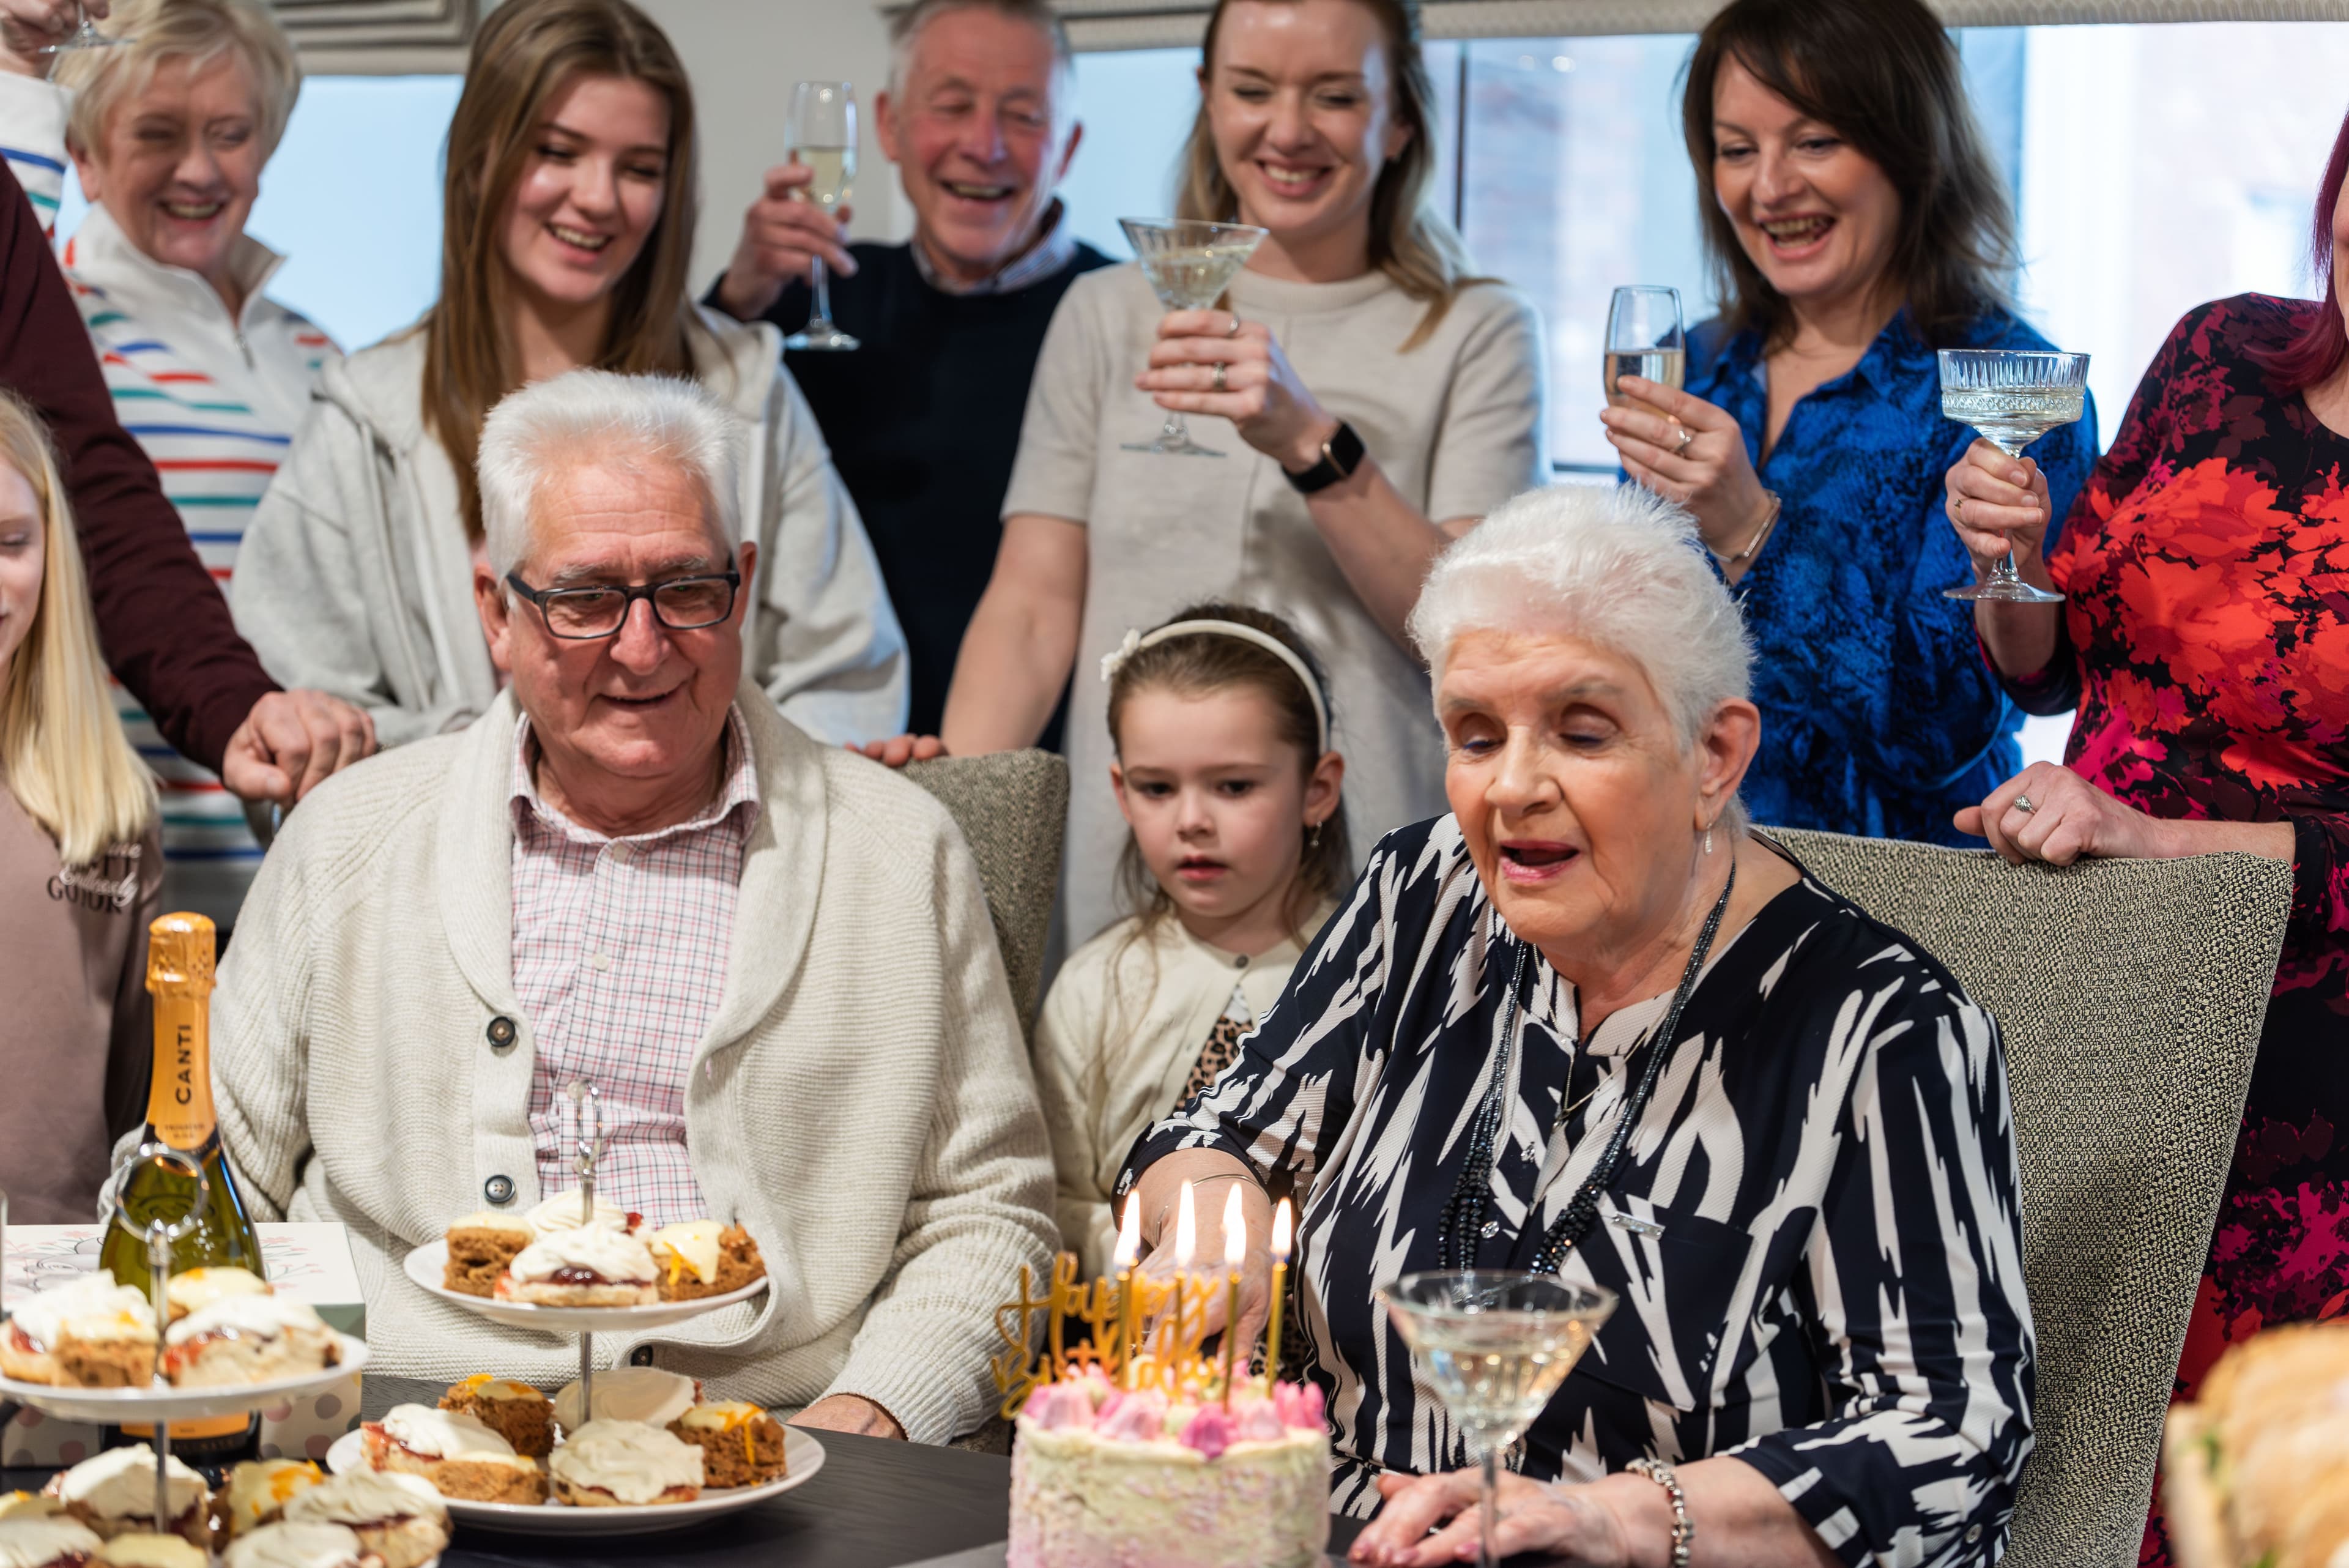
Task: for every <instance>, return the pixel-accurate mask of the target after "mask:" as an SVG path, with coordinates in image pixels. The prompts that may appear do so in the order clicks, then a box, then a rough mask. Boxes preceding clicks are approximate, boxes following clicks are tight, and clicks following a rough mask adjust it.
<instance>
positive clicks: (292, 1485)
mask: <svg viewBox="0 0 2349 1568" xmlns="http://www.w3.org/2000/svg"><path fill="white" fill-rule="evenodd" d="M323 1480H326V1472H325V1471H324V1470H322V1469H319V1468H318V1467H317V1466H316V1465H315V1464H313V1463H312V1462H311V1461H309V1460H308V1459H247V1460H245V1461H244V1462H243V1464H240V1465H238V1466H237V1467H236V1468H235V1469H233V1470H231V1471H229V1472H228V1501H227V1505H226V1507H225V1508H223V1509H222V1522H223V1523H224V1524H226V1525H227V1527H228V1532H229V1534H230V1535H231V1536H232V1537H234V1536H239V1535H250V1534H252V1533H253V1532H254V1531H256V1530H259V1529H260V1528H261V1527H262V1526H263V1525H264V1524H274V1523H276V1522H277V1521H279V1520H280V1519H283V1518H284V1517H285V1505H286V1504H287V1503H288V1502H290V1501H293V1499H294V1494H295V1492H297V1491H300V1490H303V1489H304V1488H305V1487H314V1486H316V1485H317V1484H318V1483H319V1482H321V1481H323Z"/></svg>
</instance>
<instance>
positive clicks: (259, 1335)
mask: <svg viewBox="0 0 2349 1568" xmlns="http://www.w3.org/2000/svg"><path fill="white" fill-rule="evenodd" d="M342 1356H343V1343H342V1341H341V1340H340V1339H339V1338H337V1337H336V1334H335V1331H334V1330H332V1329H330V1328H328V1327H327V1326H326V1324H324V1323H322V1322H321V1321H319V1318H318V1314H317V1310H316V1308H314V1307H313V1306H311V1305H310V1303H307V1302H297V1301H295V1300H294V1299H292V1298H291V1297H289V1296H252V1295H230V1296H222V1297H219V1298H218V1299H216V1300H215V1301H213V1302H212V1303H211V1304H209V1305H206V1306H202V1307H199V1308H197V1309H196V1310H195V1311H194V1312H192V1313H190V1314H188V1315H187V1316H186V1317H183V1318H181V1320H180V1321H179V1322H177V1323H175V1324H172V1325H171V1328H170V1329H169V1330H167V1331H166V1332H165V1333H164V1335H163V1375H164V1376H166V1377H168V1378H170V1379H171V1383H172V1386H175V1387H180V1388H233V1387H238V1386H243V1385H245V1384H249V1383H269V1382H274V1381H275V1380H277V1379H279V1378H283V1377H299V1376H303V1375H304V1374H305V1373H311V1372H321V1371H324V1370H325V1369H326V1368H327V1367H329V1366H336V1364H338V1363H339V1362H340V1361H341V1360H342Z"/></svg>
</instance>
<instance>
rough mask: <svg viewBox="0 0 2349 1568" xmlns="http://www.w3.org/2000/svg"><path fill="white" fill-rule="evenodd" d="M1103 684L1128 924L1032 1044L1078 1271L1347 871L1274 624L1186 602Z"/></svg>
mask: <svg viewBox="0 0 2349 1568" xmlns="http://www.w3.org/2000/svg"><path fill="white" fill-rule="evenodd" d="M1104 676H1105V682H1106V684H1107V686H1108V689H1109V691H1108V700H1109V731H1110V739H1111V744H1112V746H1113V747H1114V749H1115V751H1116V754H1117V762H1116V763H1115V765H1114V766H1113V767H1112V770H1111V780H1112V788H1113V790H1114V792H1115V798H1116V800H1117V804H1118V806H1119V809H1120V810H1121V811H1123V814H1124V816H1125V820H1126V822H1127V823H1128V824H1129V825H1130V828H1131V831H1130V832H1129V834H1128V836H1127V838H1126V843H1125V849H1124V852H1123V856H1122V857H1120V859H1119V863H1118V882H1119V885H1120V890H1121V891H1122V893H1123V902H1124V903H1125V904H1126V905H1127V907H1128V908H1129V909H1132V910H1133V913H1132V914H1130V915H1129V916H1128V917H1127V918H1126V919H1123V920H1121V921H1119V922H1118V923H1117V924H1116V925H1113V926H1112V927H1111V928H1110V929H1108V930H1106V931H1103V932H1102V934H1101V935H1100V936H1098V937H1096V938H1094V939H1093V940H1092V941H1090V942H1088V943H1086V944H1085V945H1084V946H1083V947H1081V948H1080V949H1078V950H1076V952H1075V953H1073V954H1071V956H1070V959H1069V961H1068V962H1067V963H1066V964H1065V965H1063V966H1062V967H1061V972H1060V975H1059V977H1058V978H1057V979H1056V980H1054V981H1053V982H1052V992H1051V994H1050V996H1049V997H1047V998H1046V999H1045V1002H1044V1012H1043V1016H1042V1018H1041V1019H1040V1021H1039V1023H1038V1024H1037V1033H1036V1072H1037V1087H1038V1089H1039V1091H1040V1094H1041V1095H1042V1097H1043V1101H1044V1110H1045V1116H1046V1119H1047V1120H1048V1121H1049V1122H1050V1124H1051V1128H1052V1156H1053V1162H1054V1164H1055V1165H1056V1166H1057V1167H1058V1169H1059V1186H1058V1196H1057V1201H1056V1204H1055V1207H1056V1209H1057V1211H1058V1215H1059V1219H1060V1222H1061V1244H1062V1245H1063V1246H1066V1247H1067V1248H1069V1249H1070V1250H1071V1251H1074V1252H1076V1253H1078V1254H1079V1255H1080V1256H1081V1257H1082V1258H1083V1260H1084V1265H1085V1268H1086V1270H1087V1271H1088V1272H1091V1273H1102V1272H1107V1271H1108V1269H1109V1266H1110V1256H1111V1252H1112V1249H1113V1247H1114V1245H1115V1242H1116V1240H1117V1234H1116V1232H1117V1226H1116V1222H1115V1220H1114V1218H1113V1217H1112V1213H1111V1210H1110V1191H1111V1188H1112V1184H1113V1183H1114V1182H1115V1181H1116V1179H1117V1174H1118V1169H1119V1168H1120V1167H1121V1166H1123V1164H1124V1163H1125V1156H1126V1151H1127V1150H1128V1149H1129V1148H1131V1147H1133V1140H1134V1139H1135V1138H1136V1137H1139V1136H1141V1134H1142V1133H1143V1130H1144V1129H1145V1128H1147V1127H1150V1126H1151V1124H1152V1123H1154V1122H1155V1121H1157V1120H1158V1119H1159V1118H1161V1117H1163V1116H1165V1115H1167V1114H1168V1113H1169V1112H1170V1111H1172V1110H1173V1109H1174V1107H1175V1106H1179V1105H1181V1104H1182V1103H1183V1102H1185V1100H1187V1099H1189V1098H1190V1097H1191V1096H1193V1095H1194V1094H1195V1093H1197V1092H1198V1091H1199V1090H1201V1089H1204V1088H1206V1086H1207V1085H1210V1084H1212V1083H1214V1082H1215V1080H1216V1075H1218V1074H1220V1073H1221V1072H1222V1071H1223V1070H1224V1068H1225V1067H1226V1066H1228V1065H1230V1064H1231V1062H1232V1060H1233V1058H1234V1057H1235V1056H1237V1054H1238V1047H1239V1042H1240V1037H1241V1036H1242V1035H1244V1034H1246V1033H1247V1032H1248V1031H1249V1030H1251V1029H1253V1028H1254V1027H1256V1021H1257V1018H1259V1017H1260V1016H1262V1015H1263V1013H1264V1012H1267V1011H1268V1009H1269V1008H1270V1007H1271V1006H1272V1003H1273V1001H1274V999H1276V998H1277V997H1278V996H1279V995H1280V992H1281V989H1282V987H1284V986H1285V985H1287V984H1288V974H1289V971H1290V970H1291V969H1293V968H1294V967H1295V966H1296V964H1297V961H1298V960H1299V957H1300V956H1301V955H1302V952H1303V950H1304V949H1305V947H1306V946H1307V945H1308V944H1309V943H1310V942H1311V940H1312V939H1313V935H1314V933H1315V932H1316V931H1318V930H1319V929H1320V928H1321V923H1322V921H1323V920H1324V919H1326V918H1327V917H1328V915H1329V913H1330V900H1331V899H1332V898H1335V897H1336V896H1337V894H1338V892H1339V891H1340V889H1341V888H1344V887H1345V885H1346V884H1347V882H1348V881H1350V879H1351V877H1352V867H1353V856H1352V853H1351V851H1350V848H1349V846H1348V844H1347V836H1346V809H1345V806H1344V805H1343V803H1342V802H1341V801H1340V799H1339V790H1340V785H1341V784H1343V782H1344V779H1345V772H1346V763H1345V759H1344V758H1342V757H1340V755H1339V754H1338V753H1336V752H1333V751H1331V750H1330V742H1329V699H1328V696H1327V694H1326V687H1325V683H1324V680H1323V677H1322V675H1321V671H1320V668H1319V664H1318V662H1317V661H1316V660H1315V659H1314V658H1313V655H1312V652H1311V651H1310V650H1309V649H1308V648H1307V647H1306V645H1305V641H1304V639H1302V638H1300V637H1299V636H1298V634H1297V631H1296V629H1295V628H1292V627H1291V626H1289V625H1288V622H1286V621H1284V620H1282V619H1281V618H1279V617H1278V616H1274V615H1268V614H1266V613H1265V612H1263V611H1262V610H1253V609H1247V608H1243V607H1239V606H1236V605H1227V604H1220V603H1208V604H1202V605H1195V606H1193V607H1191V608H1188V609H1185V610H1183V611H1181V612H1179V613H1178V614H1176V615H1175V616H1174V618H1173V619H1172V620H1170V621H1168V622H1166V623H1165V624H1164V626H1161V627H1159V628H1157V629H1156V630H1154V631H1152V632H1149V633H1148V634H1146V635H1143V634H1136V633H1132V632H1129V633H1128V634H1127V637H1126V640H1125V642H1124V644H1123V645H1122V647H1121V649H1120V650H1119V651H1118V652H1116V653H1114V654H1112V655H1111V656H1110V659H1108V660H1106V661H1105V671H1104Z"/></svg>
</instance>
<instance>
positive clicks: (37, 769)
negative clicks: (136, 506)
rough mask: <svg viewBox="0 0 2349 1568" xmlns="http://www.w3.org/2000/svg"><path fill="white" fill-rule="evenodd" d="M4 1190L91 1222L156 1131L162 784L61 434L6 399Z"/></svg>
mask: <svg viewBox="0 0 2349 1568" xmlns="http://www.w3.org/2000/svg"><path fill="white" fill-rule="evenodd" d="M0 784H5V789H0V951H5V953H6V955H7V959H6V971H7V974H8V977H9V979H8V984H7V995H8V1006H7V1009H6V1011H5V1015H4V1016H0V1076H5V1080H6V1081H7V1082H8V1083H10V1084H11V1085H16V1091H15V1092H12V1093H10V1094H7V1095H5V1096H0V1189H5V1191H6V1192H7V1193H8V1196H9V1199H10V1205H11V1208H10V1216H11V1218H13V1219H16V1220H19V1221H30V1222H33V1223H38V1224H56V1223H64V1222H67V1221H69V1220H88V1218H89V1216H90V1214H91V1212H92V1211H93V1206H94V1205H95V1204H96V1202H97V1200H98V1185H99V1183H101V1182H102V1181H104V1180H105V1179H106V1171H107V1160H108V1156H109V1152H110V1150H111V1148H112V1146H113V1135H114V1134H115V1133H116V1132H119V1131H121V1130H123V1129H124V1128H126V1127H129V1125H130V1124H131V1123H133V1122H135V1121H136V1120H137V1119H138V1117H139V1114H140V1113H139V1106H140V1091H141V1088H142V1086H143V1085H144V1083H145V1078H146V1072H145V1069H146V1065H147V1061H148V1053H149V1041H148V1038H147V1030H148V1017H149V1014H148V1010H147V998H146V992H145V991H144V990H143V981H144V979H145V970H146V957H147V940H146V938H147V922H148V921H149V920H150V919H153V917H154V914H155V911H156V909H157V908H158V906H159V905H160V900H161V897H162V885H163V884H162V875H163V866H162V851H161V848H160V841H159V840H158V838H157V835H156V810H155V785H154V782H153V781H152V779H150V777H149V775H148V773H147V769H146V767H145V766H144V765H143V764H141V763H140V760H139V758H138V756H137V754H136V753H133V752H132V751H131V749H130V743H129V742H128V741H127V740H125V739H124V738H123V734H122V726H121V725H120V724H119V723H118V722H116V721H115V717H114V705H113V703H112V701H110V700H109V697H108V694H107V684H106V664H105V661H104V659H102V658H101V657H100V656H99V654H98V630H97V622H96V620H95V618H93V617H92V615H91V613H90V607H89V589H88V584H87V583H86V582H85V580H84V578H83V576H82V565H81V546H80V544H79V541H78V539H77V538H76V536H75V534H74V525H73V515H72V514H71V512H70V511H69V510H68V509H67V505H66V499H65V488H64V484H63V483H62V482H61V481H60V479H59V478H58V475H57V461H56V459H55V457H54V456H53V455H52V453H51V452H50V449H49V439H48V431H47V430H46V429H45V428H44V427H43V426H42V424H41V422H40V421H39V419H38V418H37V417H36V415H35V414H34V413H33V411H32V410H31V409H29V408H27V407H26V405H25V403H24V402H23V401H21V400H19V399H17V398H16V396H15V395H14V394H13V393H9V392H6V391H0Z"/></svg>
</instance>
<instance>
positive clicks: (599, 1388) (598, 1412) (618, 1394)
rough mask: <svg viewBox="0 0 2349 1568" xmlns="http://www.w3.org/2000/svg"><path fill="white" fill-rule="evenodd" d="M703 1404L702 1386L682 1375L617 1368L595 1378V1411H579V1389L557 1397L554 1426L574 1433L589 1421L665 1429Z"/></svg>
mask: <svg viewBox="0 0 2349 1568" xmlns="http://www.w3.org/2000/svg"><path fill="white" fill-rule="evenodd" d="M700 1403H701V1385H700V1383H698V1381H696V1380H695V1379H693V1378H690V1377H688V1376H685V1375H684V1374H683V1373H681V1372H663V1371H662V1370H661V1369H660V1368H659V1367H657V1366H615V1367H613V1368H612V1369H611V1370H610V1371H609V1372H598V1373H597V1374H595V1408H594V1409H593V1410H582V1409H581V1408H580V1407H579V1385H578V1384H577V1383H576V1382H571V1383H566V1384H564V1386H563V1391H562V1392H561V1393H559V1394H557V1395H555V1397H554V1419H555V1424H556V1425H558V1426H560V1427H561V1428H563V1429H564V1431H566V1432H575V1431H577V1430H578V1429H579V1428H582V1427H584V1426H585V1425H586V1424H587V1423H588V1422H590V1421H642V1422H643V1423H644V1424H645V1425H646V1426H647V1427H666V1426H667V1425H668V1424H669V1423H670V1422H671V1421H674V1420H676V1419H677V1418H678V1417H679V1416H682V1415H684V1414H685V1413H686V1412H687V1411H688V1410H690V1409H691V1408H693V1407H695V1406H696V1405H698V1404H700Z"/></svg>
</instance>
